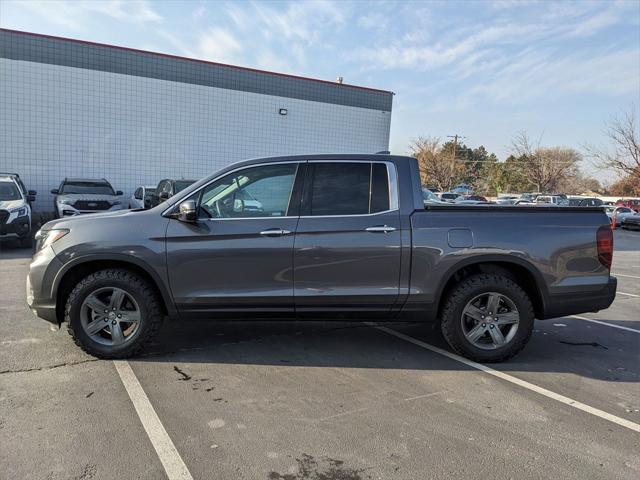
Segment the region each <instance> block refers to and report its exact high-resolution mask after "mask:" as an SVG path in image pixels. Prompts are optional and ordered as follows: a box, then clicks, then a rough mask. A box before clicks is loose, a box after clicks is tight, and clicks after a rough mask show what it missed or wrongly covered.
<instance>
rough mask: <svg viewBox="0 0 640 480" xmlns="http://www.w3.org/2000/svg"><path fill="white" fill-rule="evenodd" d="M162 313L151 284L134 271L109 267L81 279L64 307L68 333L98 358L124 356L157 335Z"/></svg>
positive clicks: (134, 351) (80, 345) (138, 348)
mask: <svg viewBox="0 0 640 480" xmlns="http://www.w3.org/2000/svg"><path fill="white" fill-rule="evenodd" d="M162 319H163V314H162V308H161V305H160V301H159V300H158V297H157V294H156V292H155V290H154V289H153V287H152V286H151V285H150V284H149V283H148V282H147V281H146V280H145V279H143V278H141V277H140V276H138V275H136V274H135V273H133V272H130V271H128V270H122V269H108V270H100V271H98V272H94V273H92V274H90V275H88V276H86V277H85V278H83V279H82V280H81V281H80V282H79V283H78V284H77V285H76V286H75V288H74V289H73V290H72V292H71V293H70V294H69V297H68V299H67V303H66V306H65V320H66V321H67V325H68V330H69V334H70V335H71V337H72V338H73V340H74V341H75V343H76V344H77V345H78V346H79V347H80V348H82V349H83V350H84V351H85V352H87V353H89V354H90V355H93V356H95V357H98V358H105V359H112V358H127V357H130V356H133V355H135V354H137V353H139V352H140V351H142V349H143V348H144V347H145V346H146V345H148V344H149V343H150V342H151V341H152V340H153V338H154V337H155V336H156V335H157V333H158V331H159V329H160V325H161V324H162Z"/></svg>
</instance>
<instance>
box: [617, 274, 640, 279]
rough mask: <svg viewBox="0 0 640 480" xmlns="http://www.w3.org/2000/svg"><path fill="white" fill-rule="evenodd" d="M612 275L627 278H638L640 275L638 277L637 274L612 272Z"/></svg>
mask: <svg viewBox="0 0 640 480" xmlns="http://www.w3.org/2000/svg"><path fill="white" fill-rule="evenodd" d="M613 276H614V277H627V278H638V279H640V277H638V276H637V275H623V274H621V273H614V274H613Z"/></svg>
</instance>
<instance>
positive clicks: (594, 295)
mask: <svg viewBox="0 0 640 480" xmlns="http://www.w3.org/2000/svg"><path fill="white" fill-rule="evenodd" d="M617 286H618V279H617V278H616V277H609V282H608V283H607V285H605V286H604V287H603V288H602V289H600V290H589V291H585V292H573V293H567V294H561V295H549V296H548V297H547V298H546V299H545V300H546V301H545V308H544V315H543V317H542V318H556V317H563V316H566V315H576V314H578V313H586V312H597V311H599V310H604V309H605V308H609V306H611V304H612V303H613V301H614V300H615V298H616V288H617Z"/></svg>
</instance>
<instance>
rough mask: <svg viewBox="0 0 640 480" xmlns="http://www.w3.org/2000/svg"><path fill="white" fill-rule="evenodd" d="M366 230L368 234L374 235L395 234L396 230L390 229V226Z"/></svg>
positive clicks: (379, 226)
mask: <svg viewBox="0 0 640 480" xmlns="http://www.w3.org/2000/svg"><path fill="white" fill-rule="evenodd" d="M365 230H366V231H367V232H372V233H389V232H395V231H396V228H395V227H390V226H388V225H376V226H375V227H369V228H365Z"/></svg>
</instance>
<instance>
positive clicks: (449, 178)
mask: <svg viewBox="0 0 640 480" xmlns="http://www.w3.org/2000/svg"><path fill="white" fill-rule="evenodd" d="M409 149H410V152H411V155H412V156H414V157H415V158H416V159H417V160H418V164H419V165H420V179H421V180H422V183H423V185H434V186H436V187H438V189H440V190H449V189H451V188H453V187H454V186H456V185H457V184H458V183H460V182H461V181H462V180H463V179H464V177H465V174H466V168H465V165H464V163H463V162H460V161H458V160H457V159H456V158H454V157H453V156H451V155H445V154H443V152H442V148H441V145H440V139H439V138H435V137H426V138H424V137H420V138H418V139H417V140H414V141H413V143H412V144H411V146H410V147H409Z"/></svg>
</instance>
